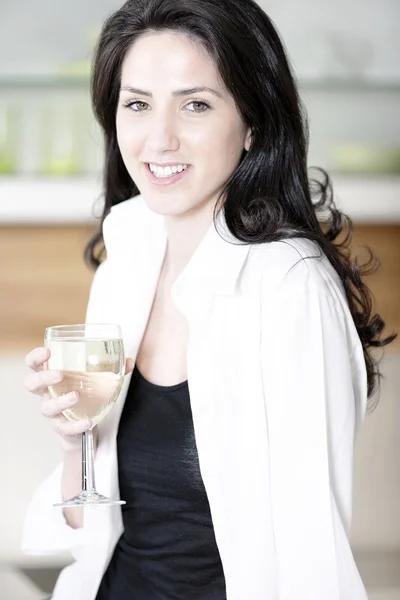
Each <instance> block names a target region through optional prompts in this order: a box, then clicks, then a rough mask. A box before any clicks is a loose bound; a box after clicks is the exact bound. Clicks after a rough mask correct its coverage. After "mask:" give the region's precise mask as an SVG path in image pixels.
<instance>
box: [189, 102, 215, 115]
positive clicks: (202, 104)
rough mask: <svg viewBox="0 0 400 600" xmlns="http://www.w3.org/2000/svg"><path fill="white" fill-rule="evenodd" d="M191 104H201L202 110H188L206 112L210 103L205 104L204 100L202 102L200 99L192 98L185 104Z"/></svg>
mask: <svg viewBox="0 0 400 600" xmlns="http://www.w3.org/2000/svg"><path fill="white" fill-rule="evenodd" d="M191 104H193V105H197V106H199V105H200V106H203V107H205V108H204V109H203V110H191V109H190V111H189V112H195V113H203V112H206V111H207V110H209V109H210V105H209V104H207V103H206V102H202V101H201V100H193V101H192V102H189V104H187V106H190V105H191Z"/></svg>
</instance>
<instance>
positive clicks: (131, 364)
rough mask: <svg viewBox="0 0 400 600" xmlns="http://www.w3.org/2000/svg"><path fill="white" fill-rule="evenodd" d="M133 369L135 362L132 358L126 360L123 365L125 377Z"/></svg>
mask: <svg viewBox="0 0 400 600" xmlns="http://www.w3.org/2000/svg"><path fill="white" fill-rule="evenodd" d="M134 368H135V361H134V360H133V359H132V358H127V359H126V363H125V375H128V374H129V373H130V372H131V371H133V369H134Z"/></svg>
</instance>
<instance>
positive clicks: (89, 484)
mask: <svg viewBox="0 0 400 600" xmlns="http://www.w3.org/2000/svg"><path fill="white" fill-rule="evenodd" d="M82 490H83V491H84V492H95V491H96V484H95V480H94V451H93V431H92V430H91V429H88V430H87V431H84V432H83V433H82Z"/></svg>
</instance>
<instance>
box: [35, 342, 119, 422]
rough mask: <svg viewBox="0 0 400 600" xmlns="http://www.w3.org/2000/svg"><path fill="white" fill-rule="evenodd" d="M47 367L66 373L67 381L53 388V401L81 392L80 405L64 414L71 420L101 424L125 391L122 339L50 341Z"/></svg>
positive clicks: (47, 343) (51, 388) (50, 388)
mask: <svg viewBox="0 0 400 600" xmlns="http://www.w3.org/2000/svg"><path fill="white" fill-rule="evenodd" d="M46 345H47V347H48V348H50V351H51V356H50V358H49V360H48V362H47V368H48V369H50V370H53V369H57V370H60V371H62V373H63V380H62V381H61V382H60V383H57V384H55V385H52V386H50V387H49V393H50V396H51V397H52V398H58V397H59V396H61V395H62V394H68V393H69V392H77V393H78V394H79V400H78V402H77V403H76V404H75V405H74V406H73V407H72V408H69V409H67V410H64V411H63V415H64V416H65V417H66V418H67V419H68V420H69V421H80V420H82V419H86V418H90V419H91V420H92V423H93V426H95V425H97V424H98V423H99V422H100V421H101V420H102V419H104V417H105V416H106V415H107V414H108V413H109V411H110V410H111V408H112V407H113V405H114V403H115V402H116V400H117V398H118V396H119V393H120V391H121V387H122V382H123V379H124V374H125V356H124V349H123V344H122V341H121V340H120V339H110V340H91V339H87V338H86V339H79V338H68V337H64V338H62V339H47V341H46Z"/></svg>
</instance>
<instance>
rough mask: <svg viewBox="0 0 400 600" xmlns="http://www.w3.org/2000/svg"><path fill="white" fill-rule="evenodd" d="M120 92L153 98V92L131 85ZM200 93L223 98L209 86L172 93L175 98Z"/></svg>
mask: <svg viewBox="0 0 400 600" xmlns="http://www.w3.org/2000/svg"><path fill="white" fill-rule="evenodd" d="M120 92H130V93H131V94H138V95H139V96H148V97H149V98H152V97H153V94H152V93H151V92H146V91H145V90H139V89H137V88H134V87H131V86H129V85H123V86H122V87H121V89H120ZM198 92H210V93H211V94H214V95H215V96H218V98H222V94H221V93H220V92H217V90H214V89H213V88H210V87H207V86H199V87H194V88H188V89H187V90H175V91H174V92H172V95H173V96H191V95H192V94H197V93H198Z"/></svg>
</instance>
